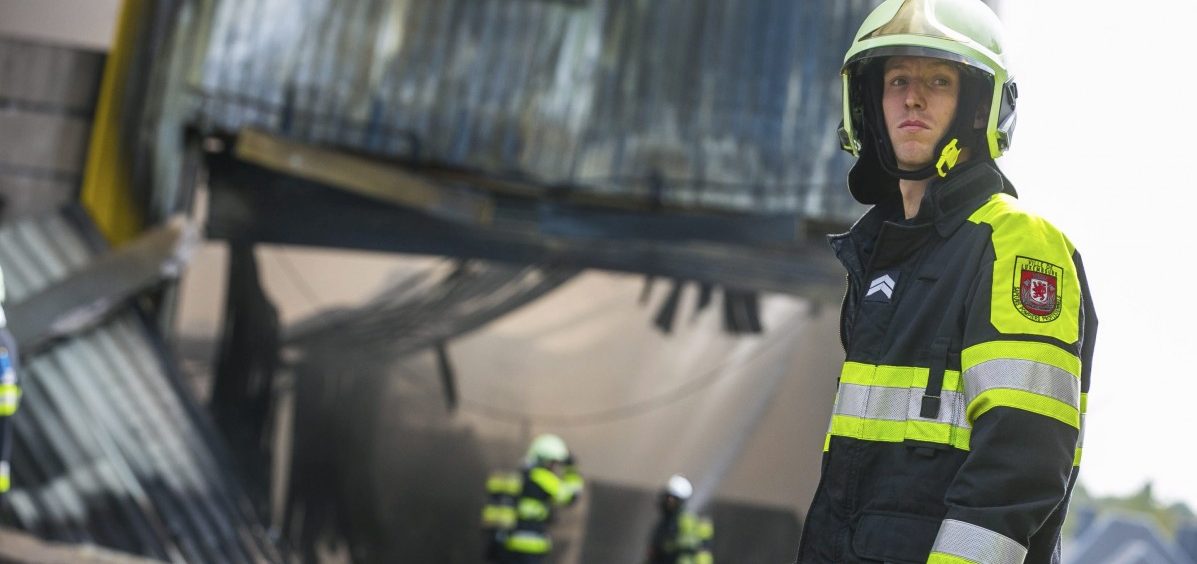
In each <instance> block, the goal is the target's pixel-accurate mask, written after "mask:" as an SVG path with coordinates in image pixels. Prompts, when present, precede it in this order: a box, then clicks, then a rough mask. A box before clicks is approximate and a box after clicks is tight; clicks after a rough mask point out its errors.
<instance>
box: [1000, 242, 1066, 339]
mask: <svg viewBox="0 0 1197 564" xmlns="http://www.w3.org/2000/svg"><path fill="white" fill-rule="evenodd" d="M1063 275H1064V269H1062V268H1060V267H1058V266H1056V265H1054V264H1052V263H1050V262H1043V261H1041V260H1035V259H1033V258H1027V257H1018V258H1017V259H1016V260H1015V261H1014V292H1013V298H1014V308H1015V309H1017V310H1018V312H1019V313H1021V314H1022V315H1023V317H1026V318H1027V319H1030V320H1031V321H1035V322H1039V323H1047V322H1049V321H1053V320H1055V319H1056V318H1057V317H1060V286H1059V282H1060V278H1061V277H1062V276H1063Z"/></svg>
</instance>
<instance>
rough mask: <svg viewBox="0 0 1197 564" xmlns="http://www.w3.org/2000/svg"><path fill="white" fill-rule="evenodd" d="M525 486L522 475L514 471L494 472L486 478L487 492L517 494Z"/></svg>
mask: <svg viewBox="0 0 1197 564" xmlns="http://www.w3.org/2000/svg"><path fill="white" fill-rule="evenodd" d="M522 486H523V483H522V481H521V480H520V475H519V474H516V473H514V472H494V473H492V474H491V475H490V476H489V477H487V478H486V492H487V493H490V494H507V495H510V496H517V495H519V494H520V488H521V487H522Z"/></svg>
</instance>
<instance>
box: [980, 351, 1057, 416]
mask: <svg viewBox="0 0 1197 564" xmlns="http://www.w3.org/2000/svg"><path fill="white" fill-rule="evenodd" d="M963 378H964V393H965V397H966V399H967V402H968V403H969V404H971V403H972V402H973V400H975V399H977V396H979V395H981V394H982V393H984V392H987V391H989V390H994V389H1007V390H1022V391H1025V392H1031V393H1032V394H1038V395H1041V396H1046V397H1049V398H1052V399H1055V400H1058V401H1060V402H1062V403H1064V404H1065V405H1070V406H1073V407H1079V406H1080V405H1081V380H1080V379H1079V378H1077V377H1076V376H1073V375H1072V374H1069V373H1068V372H1067V371H1065V370H1061V369H1059V368H1057V367H1055V366H1052V365H1050V364H1044V363H1041V362H1035V361H1031V360H1021V359H1013V358H1001V359H996V360H988V361H985V362H982V363H981V364H978V365H976V366H973V367H970V368H969V369H967V370H965V371H964V376H963Z"/></svg>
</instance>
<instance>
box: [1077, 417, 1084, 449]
mask: <svg viewBox="0 0 1197 564" xmlns="http://www.w3.org/2000/svg"><path fill="white" fill-rule="evenodd" d="M1083 446H1085V414H1084V413H1082V414H1081V432H1080V434H1078V435H1077V437H1076V448H1081V447H1083Z"/></svg>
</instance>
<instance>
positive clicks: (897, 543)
mask: <svg viewBox="0 0 1197 564" xmlns="http://www.w3.org/2000/svg"><path fill="white" fill-rule="evenodd" d="M939 523H940V520H939V519H934V518H931V517H923V516H919V515H905V514H900V513H864V514H862V515H861V517H860V520H859V521H857V524H856V532H855V534H853V535H852V551H853V552H854V553H856V556H857V557H860V558H863V559H866V560H877V561H880V562H902V563H909V564H921V563H923V562H926V561H927V556H928V555H930V554H931V545H933V544H935V535H937V534H938V533H939Z"/></svg>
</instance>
